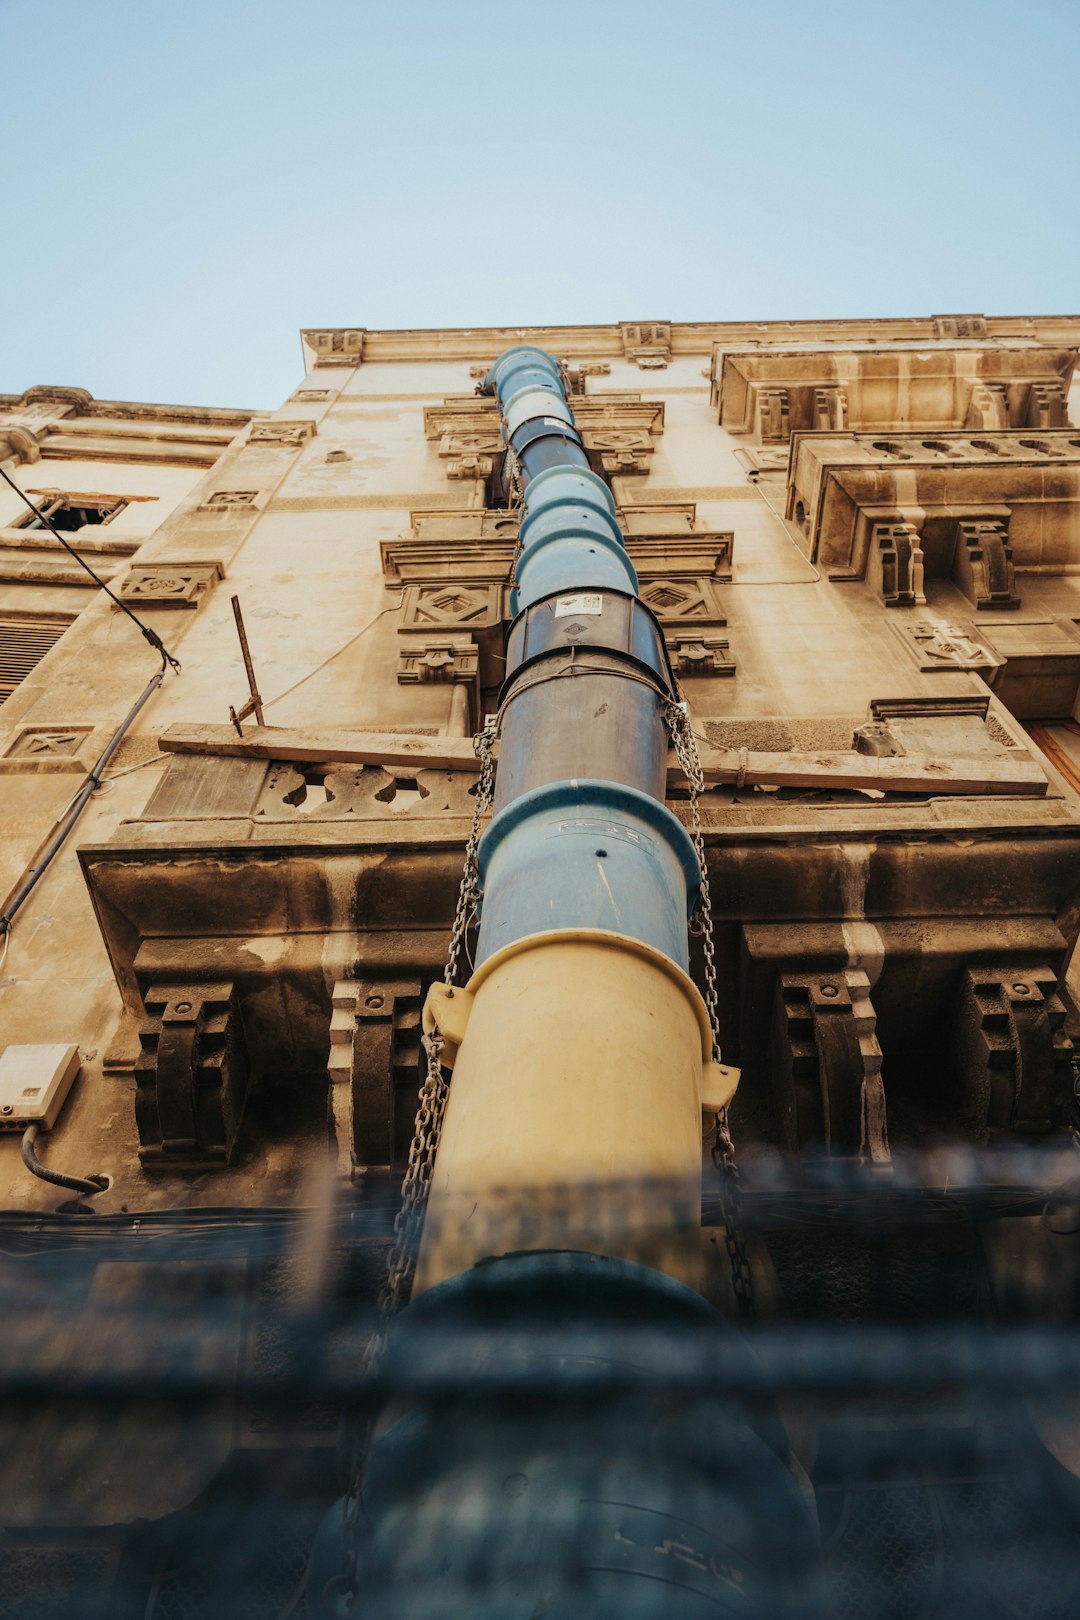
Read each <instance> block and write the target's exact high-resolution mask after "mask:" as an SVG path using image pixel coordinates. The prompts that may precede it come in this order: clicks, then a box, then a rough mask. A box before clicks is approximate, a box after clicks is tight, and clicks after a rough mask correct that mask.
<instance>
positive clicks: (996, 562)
mask: <svg viewBox="0 0 1080 1620" xmlns="http://www.w3.org/2000/svg"><path fill="white" fill-rule="evenodd" d="M953 582H954V584H955V585H956V586H957V587H958V588H959V589H960V590H961V591H963V593H964V595H965V596H966V597H967V599H968V601H969V602H971V603H973V604H974V606H975V607H977V608H1015V607H1019V606H1020V598H1019V596H1018V595H1017V593H1016V570H1015V569H1014V567H1013V560H1012V547H1011V546H1010V544H1009V528H1008V522H1007V521H1003V520H1002V519H1000V518H961V519H960V520H959V521H958V523H957V525H956V549H955V551H954V552H953Z"/></svg>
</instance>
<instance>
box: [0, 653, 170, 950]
mask: <svg viewBox="0 0 1080 1620" xmlns="http://www.w3.org/2000/svg"><path fill="white" fill-rule="evenodd" d="M164 679H165V665H164V664H162V666H161V668H160V669H159V670H158V672H157V674H156V675H152V676H151V677H150V679H149V680H148V681H147V683H146V685H145V687H144V688H143V690H142V692H141V693H140V694H139V696H138V698H137V699H136V701H135V702H134V703H133V704H132V706H131V708H130V709H129V710H128V712H127V714H126V715H125V716H124V718H123V720H121V722H120V724H119V726H118V727H117V729H116V730H115V731H114V732H113V735H112V736H111V738H110V739H109V741H108V743H107V744H106V746H105V749H104V751H103V752H102V753H101V755H100V756H99V758H98V760H97V763H96V764H95V765H94V767H93V769H92V770H91V772H90V774H89V776H88V777H87V778H86V781H85V782H84V783H83V785H82V787H81V788H80V789H79V791H78V792H77V793H76V794H75V797H74V798H73V799H71V800H70V801H69V803H68V804H67V806H66V808H65V809H64V810H63V811H62V812H61V814H60V815H59V816H57V818H56V820H55V821H54V822H53V833H52V836H51V837H50V839H49V842H48V844H47V845H46V847H45V849H44V850H43V851H42V853H41V855H39V856H37V857H36V858H35V859H34V861H33V862H32V864H31V865H30V866H29V867H28V868H27V869H26V871H25V873H24V875H23V878H22V881H21V882H20V884H19V886H18V888H17V889H16V890H15V892H14V894H13V895H12V896H11V898H10V899H9V900H8V902H7V904H6V905H5V906H4V909H3V911H2V912H0V934H3V935H6V934H8V933H9V932H10V929H11V924H12V922H13V921H14V918H15V913H16V912H17V911H18V909H19V907H20V906H21V905H22V904H23V902H24V900H26V899H27V897H28V896H29V894H30V892H31V890H32V889H33V888H34V886H35V884H37V883H38V882H39V881H40V880H41V878H42V877H44V875H45V872H46V870H47V869H48V867H49V865H50V863H51V861H52V860H53V858H54V856H55V855H57V854H58V853H59V851H60V849H61V848H62V846H63V844H64V841H65V840H66V838H67V836H68V834H69V833H70V831H71V829H72V827H74V825H75V823H76V822H77V821H78V819H79V817H80V816H81V815H82V812H83V810H84V808H85V806H86V803H87V801H88V799H89V798H90V796H91V794H92V793H93V792H94V791H95V790H96V789H97V788H98V787H100V786H101V780H102V772H103V771H104V769H105V767H106V765H108V763H109V761H110V760H111V759H112V757H113V755H114V754H115V753H116V750H117V749H118V748H119V746H120V744H121V743H122V742H123V740H124V737H125V736H126V734H127V730H128V727H129V726H130V725H131V723H132V722H133V720H134V719H135V717H136V715H138V714H139V712H140V710H141V709H142V708H143V707H144V705H145V704H146V703H148V702H149V700H150V698H151V697H152V696H153V694H154V693H155V692H156V691H157V690H158V687H159V686H160V685H161V683H162V681H163V680H164Z"/></svg>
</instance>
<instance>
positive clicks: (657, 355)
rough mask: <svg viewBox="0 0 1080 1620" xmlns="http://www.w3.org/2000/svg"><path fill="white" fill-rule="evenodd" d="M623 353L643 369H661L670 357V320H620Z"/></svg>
mask: <svg viewBox="0 0 1080 1620" xmlns="http://www.w3.org/2000/svg"><path fill="white" fill-rule="evenodd" d="M619 330H620V332H621V333H622V342H623V354H624V355H625V357H626V359H627V360H632V361H633V362H634V364H635V365H636V366H638V367H640V368H641V370H643V371H661V370H663V368H664V367H665V366H666V365H667V364H668V361H669V360H670V359H671V322H670V321H649V322H647V323H645V322H639V321H621V322H620V323H619Z"/></svg>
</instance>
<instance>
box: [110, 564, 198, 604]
mask: <svg viewBox="0 0 1080 1620" xmlns="http://www.w3.org/2000/svg"><path fill="white" fill-rule="evenodd" d="M223 577H224V570H223V569H222V567H221V565H220V563H185V562H152V563H133V564H132V566H131V568H130V570H129V572H128V574H127V576H126V578H124V579H123V580H122V581H121V584H120V589H119V591H118V593H117V594H118V595H119V598H120V600H121V602H130V603H132V605H133V606H134V605H138V606H139V607H144V608H187V609H189V610H192V611H193V610H194V609H196V608H198V607H199V606H201V604H202V601H203V598H204V597H205V596H206V595H207V594H208V592H209V591H210V590H211V589H212V588H213V586H214V585H216V584H217V582H218V580H219V579H222V578H223Z"/></svg>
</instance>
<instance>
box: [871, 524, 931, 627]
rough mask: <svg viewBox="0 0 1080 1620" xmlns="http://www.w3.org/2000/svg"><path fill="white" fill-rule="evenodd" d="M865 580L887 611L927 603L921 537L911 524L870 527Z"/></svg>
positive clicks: (873, 525)
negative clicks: (888, 608) (891, 608)
mask: <svg viewBox="0 0 1080 1620" xmlns="http://www.w3.org/2000/svg"><path fill="white" fill-rule="evenodd" d="M866 578H867V582H868V584H869V585H870V588H871V589H872V590H873V591H874V593H875V595H877V596H878V597H880V599H881V601H882V602H884V604H885V606H886V607H915V606H917V605H918V604H920V603H924V602H925V601H926V592H925V590H924V589H923V551H922V536H921V535H920V533H919V531H918V529H917V527H916V526H915V524H914V523H908V522H906V521H904V520H903V519H900V518H897V519H886V520H884V521H882V522H877V523H873V524H871V527H870V549H869V551H868V552H867V557H866Z"/></svg>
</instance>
